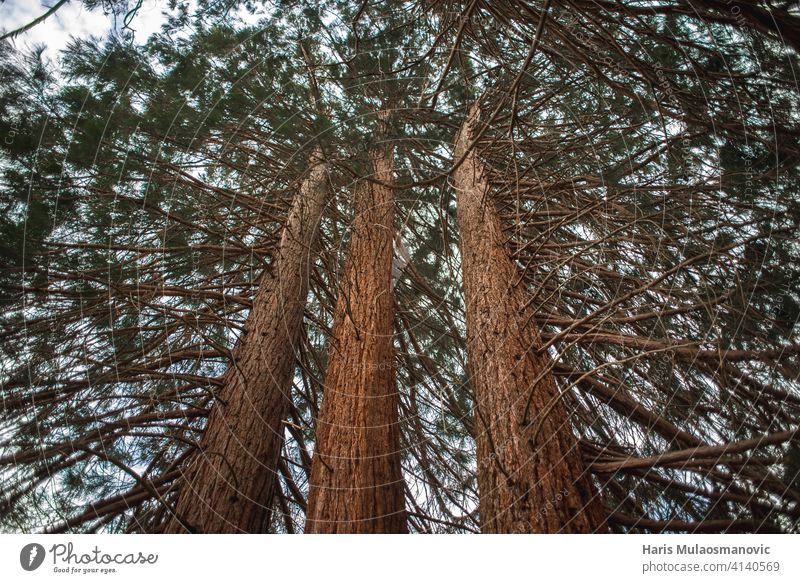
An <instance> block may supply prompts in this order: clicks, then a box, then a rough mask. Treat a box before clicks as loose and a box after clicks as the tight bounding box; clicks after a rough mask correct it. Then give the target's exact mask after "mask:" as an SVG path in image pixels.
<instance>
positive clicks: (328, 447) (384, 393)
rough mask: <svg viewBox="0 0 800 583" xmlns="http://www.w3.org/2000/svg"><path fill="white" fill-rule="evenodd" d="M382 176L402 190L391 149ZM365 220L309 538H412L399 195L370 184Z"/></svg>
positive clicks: (337, 328)
mask: <svg viewBox="0 0 800 583" xmlns="http://www.w3.org/2000/svg"><path fill="white" fill-rule="evenodd" d="M371 158H372V163H373V169H374V172H375V178H377V179H378V180H379V181H381V182H384V183H391V182H392V175H393V162H392V151H391V148H390V147H386V148H384V149H376V150H373V151H372V152H371ZM354 199H355V204H354V206H355V218H354V221H353V227H352V233H351V237H350V246H349V254H348V259H347V262H346V265H345V272H344V280H343V282H342V285H341V288H340V295H339V299H338V302H337V305H336V310H335V313H334V324H333V331H332V336H331V341H330V347H329V351H328V353H329V357H328V370H327V375H326V379H325V394H324V398H323V402H322V407H321V410H320V413H319V417H318V419H317V442H316V448H315V452H314V460H313V463H312V466H311V480H310V486H309V495H308V513H307V516H306V532H311V533H404V532H406V530H407V526H406V512H405V500H404V486H403V476H402V472H401V467H400V439H399V428H398V405H399V403H398V394H397V391H396V388H395V379H394V376H395V375H394V354H393V347H392V332H393V320H394V299H393V293H392V287H391V267H392V256H393V252H392V238H393V236H392V235H393V217H394V197H393V193H392V189H391V188H388V187H385V186H382V185H378V184H374V183H371V182H368V181H361V182H359V183H358V184H357V185H356V187H355V191H354Z"/></svg>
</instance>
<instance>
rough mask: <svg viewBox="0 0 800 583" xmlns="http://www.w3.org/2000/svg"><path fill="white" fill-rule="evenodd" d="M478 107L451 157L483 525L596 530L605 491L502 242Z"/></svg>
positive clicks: (486, 528)
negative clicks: (480, 147) (478, 143)
mask: <svg viewBox="0 0 800 583" xmlns="http://www.w3.org/2000/svg"><path fill="white" fill-rule="evenodd" d="M479 115H480V107H479V105H478V104H475V105H473V106H472V107H471V108H470V111H469V115H468V117H467V119H466V121H465V122H464V126H463V127H462V129H461V131H460V132H459V134H458V138H457V139H456V144H455V152H454V157H455V160H456V161H457V162H461V164H460V165H459V166H458V167H457V168H456V170H455V174H454V177H453V181H454V188H455V190H456V201H457V202H456V205H457V216H458V228H459V232H460V236H461V264H462V269H463V270H464V297H465V303H466V317H467V357H468V368H467V370H468V371H469V378H470V383H471V385H472V389H473V391H474V392H475V439H476V440H477V443H478V487H479V490H480V513H481V532H489V533H511V532H534V533H555V532H572V533H581V532H583V533H587V532H602V531H603V530H605V529H606V526H605V522H606V517H605V511H604V509H603V504H602V501H601V499H600V497H599V495H598V493H597V492H596V491H595V488H594V487H593V485H592V483H591V479H590V476H589V474H588V472H587V469H586V466H585V465H584V463H583V460H582V459H581V452H580V449H579V447H578V441H577V439H576V437H575V435H574V434H573V432H572V425H571V423H570V420H569V411H568V409H567V408H566V407H565V406H564V403H563V401H562V400H561V394H560V392H559V389H558V387H557V386H556V383H555V381H554V380H553V371H552V369H553V364H552V362H551V360H550V358H549V355H548V354H547V352H544V351H542V341H541V338H540V336H539V331H538V329H537V327H536V314H535V313H533V310H532V309H531V304H530V301H529V298H528V294H527V290H526V288H525V286H524V284H522V282H521V278H520V274H519V273H518V271H517V268H516V266H515V265H514V263H513V262H512V260H511V257H510V256H509V252H508V250H507V248H506V243H505V242H506V239H507V238H506V236H505V234H504V232H503V228H502V225H501V223H500V217H499V215H498V213H497V209H496V208H495V204H494V200H493V199H492V196H491V192H490V189H489V182H488V178H487V174H486V171H485V169H484V168H483V165H482V163H481V162H480V160H479V159H478V157H477V156H476V153H475V150H474V147H473V146H474V140H475V139H476V137H477V134H478V121H479Z"/></svg>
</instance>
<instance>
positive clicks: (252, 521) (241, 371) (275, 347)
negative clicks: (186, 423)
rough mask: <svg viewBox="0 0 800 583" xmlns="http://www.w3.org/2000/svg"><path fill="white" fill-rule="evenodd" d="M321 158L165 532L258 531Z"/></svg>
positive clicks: (272, 470) (323, 191) (313, 233)
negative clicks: (175, 510)
mask: <svg viewBox="0 0 800 583" xmlns="http://www.w3.org/2000/svg"><path fill="white" fill-rule="evenodd" d="M327 191H328V188H327V165H326V163H325V161H324V160H323V159H322V156H321V154H320V152H319V150H317V151H315V152H314V153H313V154H312V156H311V159H310V171H309V175H308V177H307V178H306V180H305V181H304V182H303V184H302V185H301V187H300V190H299V192H298V194H297V196H296V197H295V200H294V202H293V205H292V208H291V210H290V212H289V216H288V218H287V222H286V226H285V227H284V229H283V233H282V235H281V241H280V244H279V248H278V253H277V255H276V257H275V261H274V263H273V269H272V270H271V273H267V274H265V276H264V280H263V282H262V283H261V285H260V287H259V290H258V292H257V293H256V296H255V298H254V300H253V308H252V310H251V312H250V314H249V316H248V318H247V322H246V326H245V329H246V332H245V334H244V336H243V337H242V339H241V340H240V341H239V343H238V344H237V346H236V348H235V349H234V351H233V357H234V364H232V365H231V367H230V368H229V369H228V371H227V372H226V374H225V377H224V384H223V386H222V389H221V392H220V395H219V397H220V398H219V400H218V401H217V402H216V403H215V405H214V407H213V408H212V410H211V414H210V416H209V419H208V425H207V427H206V430H205V433H204V435H203V439H202V441H201V444H200V451H199V452H198V454H197V455H195V456H194V458H193V462H192V465H191V466H190V467H189V469H188V470H187V473H186V474H185V476H184V479H183V481H182V484H181V491H180V494H179V497H178V503H177V517H175V518H173V519H172V520H171V522H170V523H169V524H168V525H167V527H166V532H184V531H186V530H189V531H192V532H203V533H236V532H251V533H253V532H264V531H265V529H266V522H267V519H268V516H269V511H270V508H271V505H272V497H273V493H274V489H275V484H276V475H277V465H278V460H279V458H280V453H281V447H282V444H283V435H284V428H283V421H284V419H285V418H286V416H287V414H288V408H289V405H290V392H291V386H292V377H293V373H294V369H295V352H296V346H297V342H298V339H299V336H300V330H301V328H302V321H303V311H304V309H305V304H306V296H307V295H308V276H309V265H310V263H311V261H312V257H311V252H312V248H313V247H314V243H315V241H316V237H317V233H318V231H319V229H318V224H319V220H320V217H321V215H322V211H323V208H324V205H325V202H326V198H327Z"/></svg>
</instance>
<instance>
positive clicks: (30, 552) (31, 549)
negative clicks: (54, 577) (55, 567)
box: [19, 543, 44, 571]
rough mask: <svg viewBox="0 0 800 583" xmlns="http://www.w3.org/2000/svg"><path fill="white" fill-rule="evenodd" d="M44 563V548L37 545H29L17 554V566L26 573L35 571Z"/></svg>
mask: <svg viewBox="0 0 800 583" xmlns="http://www.w3.org/2000/svg"><path fill="white" fill-rule="evenodd" d="M43 562H44V547H43V546H42V545H40V544H38V543H30V544H27V545H25V546H24V547H22V550H21V551H20V552H19V564H20V565H22V568H23V569H25V570H26V571H35V570H36V569H38V568H39V567H40V566H41V565H42V563H43Z"/></svg>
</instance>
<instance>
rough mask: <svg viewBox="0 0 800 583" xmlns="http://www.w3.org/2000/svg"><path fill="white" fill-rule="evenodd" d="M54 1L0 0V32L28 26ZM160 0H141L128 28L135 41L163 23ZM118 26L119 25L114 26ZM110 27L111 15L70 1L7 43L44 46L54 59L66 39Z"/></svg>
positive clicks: (76, 0) (103, 32) (163, 4)
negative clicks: (133, 32)
mask: <svg viewBox="0 0 800 583" xmlns="http://www.w3.org/2000/svg"><path fill="white" fill-rule="evenodd" d="M56 1H57V0H0V30H2V31H3V32H8V31H10V30H15V29H17V28H19V27H20V26H23V25H25V24H28V23H29V22H31V21H32V20H33V19H35V18H37V17H39V16H41V15H42V14H44V13H45V12H47V10H48V9H49V8H50V7H51V6H53V5H54V4H55V3H56ZM165 7H166V2H165V1H164V0H144V1H143V2H142V7H141V8H140V9H139V11H138V12H137V14H136V17H135V18H134V20H133V22H132V23H131V25H130V27H131V28H132V29H133V30H135V31H136V40H137V41H139V42H144V40H145V39H147V37H148V36H149V35H150V34H152V33H153V32H156V31H158V30H159V29H160V28H161V24H162V22H164V16H163V14H162V11H163V10H164V8H165ZM118 25H119V26H121V25H122V24H121V22H119V23H118ZM113 26H114V15H113V14H108V15H106V14H103V11H102V10H101V9H96V10H91V11H90V10H87V9H86V8H85V7H84V5H83V2H81V1H80V0H70V2H68V3H67V4H65V5H64V6H62V7H61V8H59V9H58V10H57V11H56V12H55V14H53V15H51V16H50V17H48V18H47V19H46V20H45V21H44V22H41V23H39V24H37V25H36V26H35V27H33V28H32V29H31V30H29V31H28V32H25V33H23V34H21V35H19V36H17V37H16V38H14V39H13V40H12V41H11V42H12V43H13V44H14V46H15V47H17V48H18V49H25V48H30V47H32V46H33V45H34V44H44V45H46V47H47V49H46V50H45V55H46V56H47V57H48V58H51V59H55V58H57V57H58V53H59V51H61V50H62V49H63V48H64V47H66V45H67V42H68V41H69V39H70V36H75V37H79V38H87V37H89V36H101V37H102V36H106V35H107V34H108V33H109V32H110V31H111V29H112V27H113Z"/></svg>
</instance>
